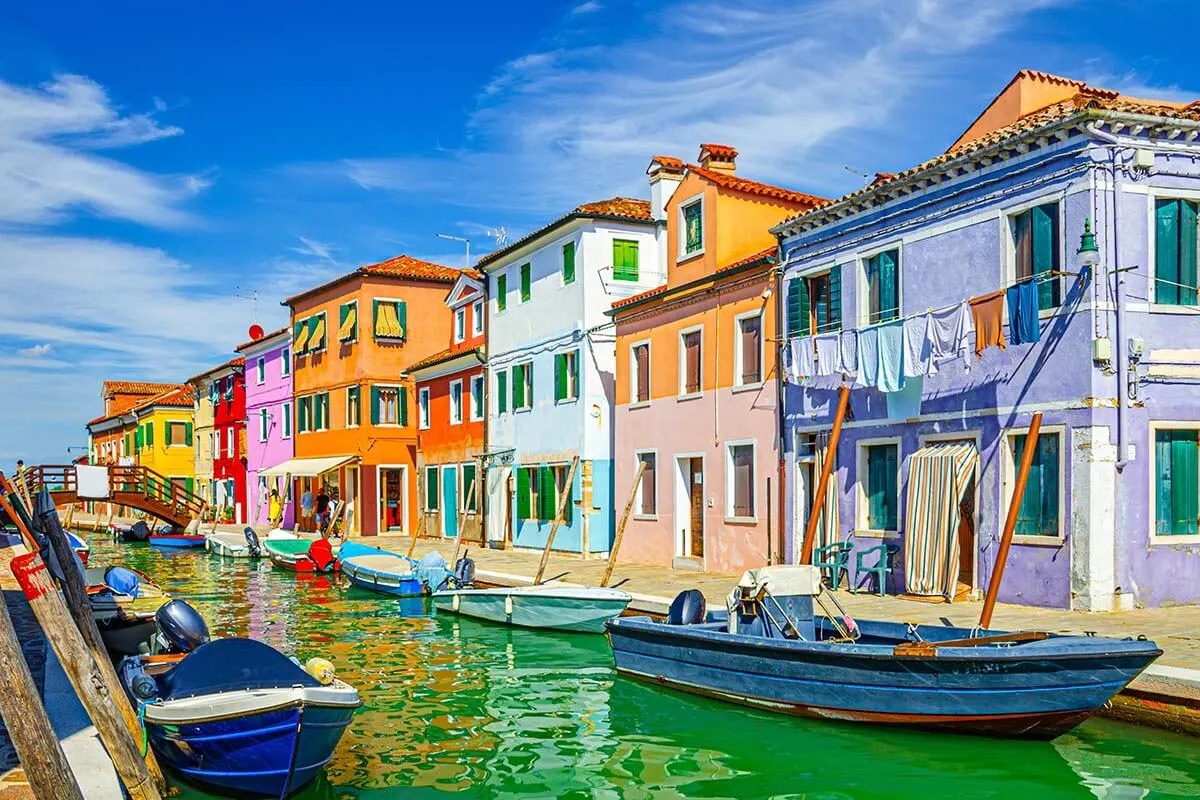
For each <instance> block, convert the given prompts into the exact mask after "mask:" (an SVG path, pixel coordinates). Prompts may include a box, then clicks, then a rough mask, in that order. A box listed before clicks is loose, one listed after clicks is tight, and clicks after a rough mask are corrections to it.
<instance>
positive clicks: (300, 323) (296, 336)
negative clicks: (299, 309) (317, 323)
mask: <svg viewBox="0 0 1200 800" xmlns="http://www.w3.org/2000/svg"><path fill="white" fill-rule="evenodd" d="M308 334H309V331H308V319H307V318H305V319H298V320H296V321H295V322H294V323H292V350H293V351H295V353H296V355H298V356H302V355H304V352H305V351H306V350H307V349H308Z"/></svg>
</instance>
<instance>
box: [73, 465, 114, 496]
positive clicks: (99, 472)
mask: <svg viewBox="0 0 1200 800" xmlns="http://www.w3.org/2000/svg"><path fill="white" fill-rule="evenodd" d="M75 490H76V494H77V495H78V496H79V497H80V498H85V499H87V500H104V499H106V498H107V497H108V467H85V466H83V465H79V466H76V467H75Z"/></svg>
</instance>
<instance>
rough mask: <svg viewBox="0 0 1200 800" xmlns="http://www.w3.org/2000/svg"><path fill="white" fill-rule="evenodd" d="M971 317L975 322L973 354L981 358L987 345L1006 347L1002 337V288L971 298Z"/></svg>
mask: <svg viewBox="0 0 1200 800" xmlns="http://www.w3.org/2000/svg"><path fill="white" fill-rule="evenodd" d="M971 319H972V320H973V321H974V324H975V356H976V357H977V358H983V351H984V350H986V349H988V348H989V347H999V348H1000V349H1001V350H1003V349H1005V348H1006V347H1008V344H1007V343H1006V342H1005V339H1004V290H1003V289H998V290H996V291H994V292H989V293H988V294H985V295H980V296H979V297H972V298H971Z"/></svg>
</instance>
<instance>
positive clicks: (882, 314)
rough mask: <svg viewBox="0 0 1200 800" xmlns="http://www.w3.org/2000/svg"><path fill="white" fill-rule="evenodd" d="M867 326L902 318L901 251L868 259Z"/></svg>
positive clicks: (889, 252)
mask: <svg viewBox="0 0 1200 800" xmlns="http://www.w3.org/2000/svg"><path fill="white" fill-rule="evenodd" d="M866 266H867V300H868V303H867V324H868V325H874V324H875V323H877V322H891V321H892V320H894V319H899V318H900V251H899V250H888V251H887V252H884V253H879V254H878V255H873V256H871V257H870V258H868V259H867V265H866Z"/></svg>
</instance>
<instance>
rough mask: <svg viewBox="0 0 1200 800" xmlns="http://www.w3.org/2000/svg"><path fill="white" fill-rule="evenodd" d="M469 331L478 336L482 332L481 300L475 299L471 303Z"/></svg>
mask: <svg viewBox="0 0 1200 800" xmlns="http://www.w3.org/2000/svg"><path fill="white" fill-rule="evenodd" d="M471 333H472V334H473V335H475V336H479V335H480V334H482V333H483V301H482V300H476V301H475V302H474V303H472V304H471Z"/></svg>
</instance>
